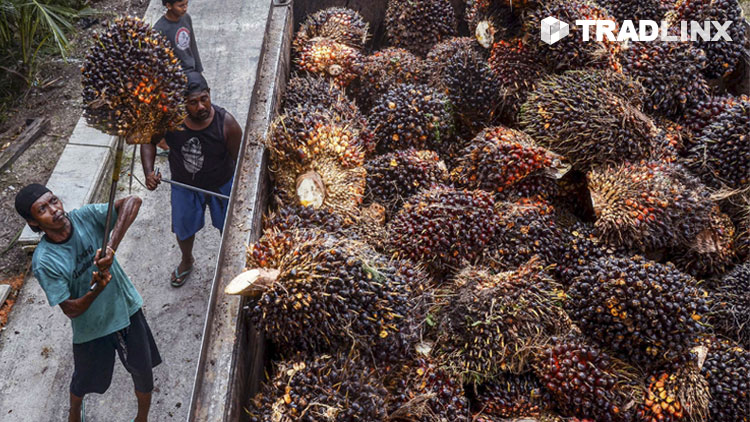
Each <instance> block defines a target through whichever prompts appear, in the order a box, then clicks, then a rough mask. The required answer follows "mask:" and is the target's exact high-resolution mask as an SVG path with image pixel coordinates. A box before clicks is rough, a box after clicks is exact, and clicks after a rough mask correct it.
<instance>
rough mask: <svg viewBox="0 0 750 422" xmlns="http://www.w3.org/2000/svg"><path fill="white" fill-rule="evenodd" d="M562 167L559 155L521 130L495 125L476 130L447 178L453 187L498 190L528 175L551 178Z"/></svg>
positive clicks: (561, 169) (563, 167)
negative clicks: (475, 134)
mask: <svg viewBox="0 0 750 422" xmlns="http://www.w3.org/2000/svg"><path fill="white" fill-rule="evenodd" d="M565 168H566V166H565V165H564V163H563V161H562V157H560V156H559V155H557V154H555V153H553V152H551V151H549V150H547V149H545V148H542V147H540V146H538V145H537V144H536V143H535V142H534V140H533V139H531V137H529V136H528V135H526V134H525V133H523V132H521V131H519V130H515V129H510V128H506V127H503V126H497V127H492V128H488V129H485V130H483V131H482V132H480V133H479V135H477V136H476V137H475V138H474V140H473V141H472V142H471V144H469V146H468V147H466V148H464V149H463V150H462V151H461V155H460V158H458V160H457V162H456V165H455V166H454V167H453V169H452V170H451V179H452V180H453V183H454V184H456V186H461V187H465V188H470V189H482V190H486V191H488V192H498V193H502V192H503V191H505V190H506V189H509V188H511V187H512V186H513V185H515V184H518V183H520V182H522V181H524V180H526V179H527V178H530V177H534V176H545V175H548V176H549V177H550V178H555V177H557V175H558V172H559V171H561V172H563V174H564V171H565Z"/></svg>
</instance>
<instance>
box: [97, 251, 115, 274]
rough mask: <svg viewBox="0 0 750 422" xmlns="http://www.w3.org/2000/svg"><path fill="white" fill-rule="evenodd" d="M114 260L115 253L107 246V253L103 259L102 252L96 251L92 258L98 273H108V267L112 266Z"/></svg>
mask: <svg viewBox="0 0 750 422" xmlns="http://www.w3.org/2000/svg"><path fill="white" fill-rule="evenodd" d="M114 260H115V251H114V249H112V248H111V247H109V246H107V253H106V254H105V255H104V256H103V257H102V250H101V249H97V250H96V255H95V256H94V264H96V266H97V267H98V268H99V271H100V272H105V271H109V267H111V266H112V262H114Z"/></svg>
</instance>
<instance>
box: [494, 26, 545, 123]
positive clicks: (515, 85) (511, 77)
mask: <svg viewBox="0 0 750 422" xmlns="http://www.w3.org/2000/svg"><path fill="white" fill-rule="evenodd" d="M489 65H490V68H491V69H492V70H494V71H495V73H496V74H497V76H498V78H499V79H500V83H501V85H502V86H503V88H505V89H506V90H507V93H508V101H507V103H508V104H507V107H506V108H507V110H505V111H504V117H503V119H504V120H505V121H509V122H515V121H516V119H517V118H518V112H519V110H520V109H521V105H523V103H524V102H526V98H527V97H528V94H529V92H530V91H533V90H534V89H535V88H536V82H537V81H538V80H539V79H540V78H542V77H543V76H544V75H545V74H546V71H545V69H544V64H543V63H542V62H541V61H540V60H539V56H538V55H537V53H536V52H535V51H534V50H533V49H532V47H531V46H530V45H529V43H528V42H525V41H523V40H522V39H512V40H508V41H505V40H500V41H498V42H496V43H495V44H494V45H493V46H492V53H491V55H490V58H489Z"/></svg>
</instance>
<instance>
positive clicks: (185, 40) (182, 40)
mask: <svg viewBox="0 0 750 422" xmlns="http://www.w3.org/2000/svg"><path fill="white" fill-rule="evenodd" d="M174 45H176V46H177V48H179V49H180V50H187V49H188V48H190V30H189V29H187V28H185V27H184V26H183V27H182V28H180V29H178V30H177V34H175V36H174Z"/></svg>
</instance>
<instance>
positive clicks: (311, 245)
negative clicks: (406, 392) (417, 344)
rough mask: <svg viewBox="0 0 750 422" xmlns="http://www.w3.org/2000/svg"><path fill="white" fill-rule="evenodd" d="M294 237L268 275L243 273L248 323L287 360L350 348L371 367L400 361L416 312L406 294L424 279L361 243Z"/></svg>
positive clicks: (266, 271) (256, 271) (267, 270)
mask: <svg viewBox="0 0 750 422" xmlns="http://www.w3.org/2000/svg"><path fill="white" fill-rule="evenodd" d="M300 237H301V239H300V240H299V241H298V242H297V243H294V244H292V245H291V247H290V248H288V249H287V250H286V251H285V253H283V254H280V255H278V256H277V257H276V258H277V259H275V260H273V261H274V262H271V264H275V265H274V266H273V267H267V268H255V269H251V270H249V271H247V272H246V273H245V274H247V277H248V280H249V281H248V288H247V289H246V290H245V292H247V294H249V295H251V296H256V297H258V300H257V302H256V303H255V305H254V307H253V308H252V310H251V311H250V317H251V319H252V321H253V323H254V324H255V325H256V326H257V327H259V328H260V329H262V330H263V332H264V333H265V334H266V336H267V338H269V339H270V340H271V341H272V342H273V343H274V344H275V345H277V346H278V347H279V348H280V349H279V350H283V351H285V352H290V351H295V350H300V351H330V350H342V348H343V349H344V350H346V349H347V348H348V347H351V346H355V347H357V348H358V349H359V350H362V351H363V352H366V353H365V355H367V356H372V357H373V359H376V361H381V362H387V361H389V360H391V359H395V358H397V357H399V356H403V355H404V354H405V353H406V351H407V349H408V347H409V342H410V341H412V337H413V336H415V335H416V332H415V331H413V330H412V329H413V327H412V324H413V320H412V316H415V314H416V313H419V312H421V311H422V309H421V308H420V307H415V306H413V305H414V300H413V298H414V297H415V296H414V294H413V293H412V288H414V289H421V286H418V285H417V283H418V282H422V281H423V280H427V278H426V277H421V276H420V277H417V276H418V275H419V274H418V271H417V272H415V270H414V267H409V268H408V269H407V270H406V271H402V270H400V269H399V267H397V266H396V264H397V263H391V262H389V260H388V259H386V258H385V257H383V256H382V255H379V254H377V253H376V252H374V251H373V250H371V249H370V248H369V247H367V246H366V245H365V244H363V243H361V242H357V241H354V240H345V239H342V238H338V237H336V236H331V235H326V234H324V233H318V234H315V235H313V236H309V237H308V238H305V237H304V236H298V238H300ZM258 274H259V275H258ZM408 276H412V277H415V278H418V279H417V280H409V279H407V277H408ZM230 285H231V284H230ZM239 294H244V292H239Z"/></svg>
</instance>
